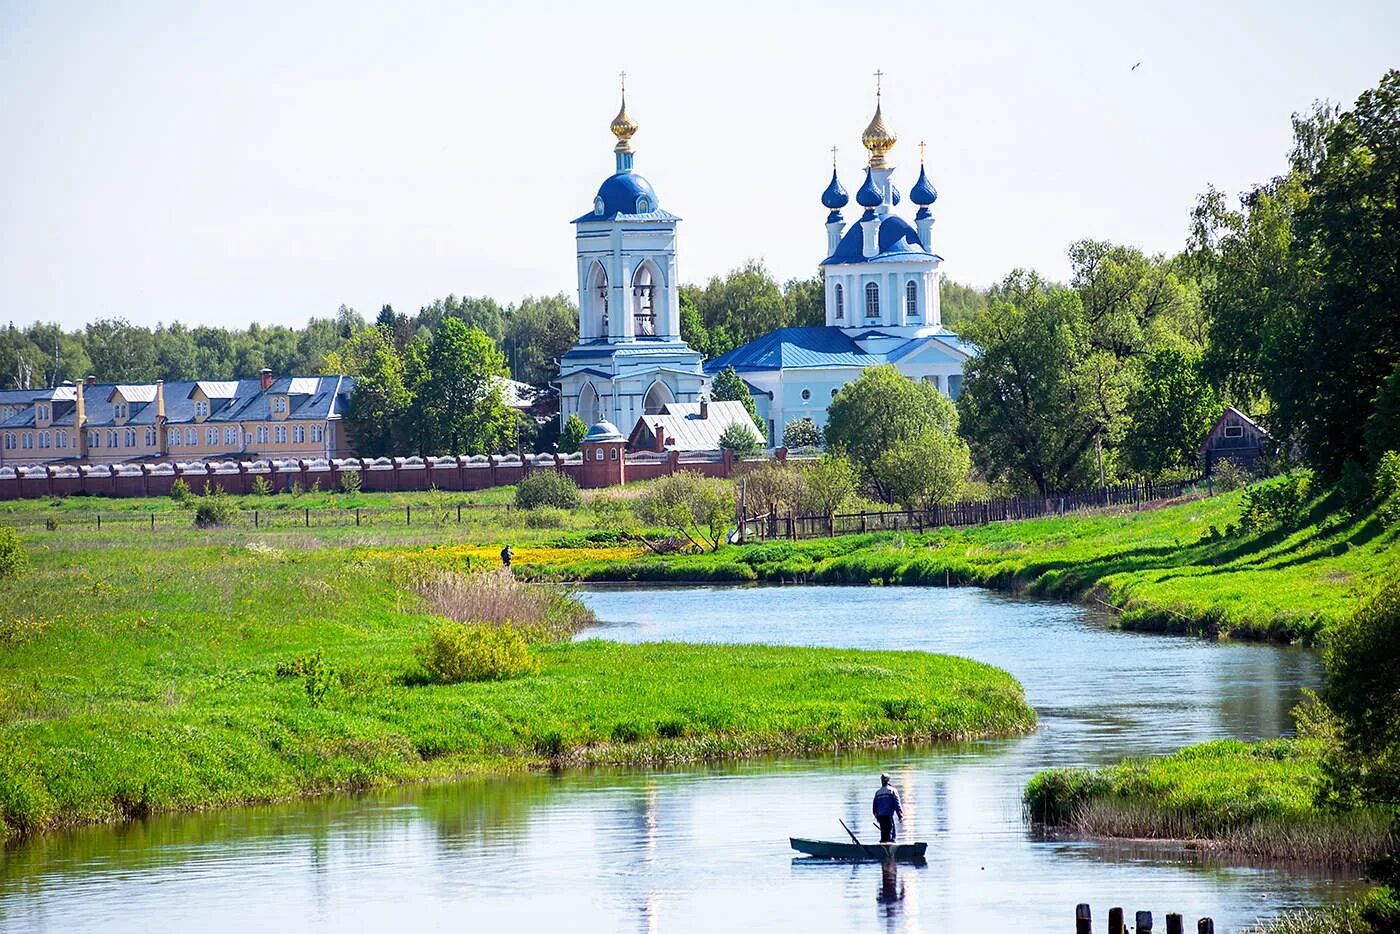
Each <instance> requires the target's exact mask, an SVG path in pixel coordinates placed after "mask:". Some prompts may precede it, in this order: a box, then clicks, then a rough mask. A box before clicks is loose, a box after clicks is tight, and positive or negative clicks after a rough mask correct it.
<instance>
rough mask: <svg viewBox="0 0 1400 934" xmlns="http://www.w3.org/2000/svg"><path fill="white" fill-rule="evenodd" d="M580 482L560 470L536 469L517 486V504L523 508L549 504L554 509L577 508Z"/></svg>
mask: <svg viewBox="0 0 1400 934" xmlns="http://www.w3.org/2000/svg"><path fill="white" fill-rule="evenodd" d="M579 501H580V500H579V492H578V484H576V483H574V480H573V478H572V477H570V476H569V475H568V474H566V473H564V472H563V471H559V470H534V471H531V472H530V475H529V476H528V477H526V478H525V479H524V480H521V481H520V485H519V486H517V487H516V488H515V505H517V506H519V507H520V508H522V509H535V508H538V507H540V506H548V507H552V508H554V509H577V508H578V506H579Z"/></svg>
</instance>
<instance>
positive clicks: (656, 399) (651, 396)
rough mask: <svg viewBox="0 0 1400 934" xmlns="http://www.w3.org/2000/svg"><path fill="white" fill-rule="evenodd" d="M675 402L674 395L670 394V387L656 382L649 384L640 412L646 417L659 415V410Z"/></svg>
mask: <svg viewBox="0 0 1400 934" xmlns="http://www.w3.org/2000/svg"><path fill="white" fill-rule="evenodd" d="M675 401H676V397H675V394H674V393H672V392H671V387H670V386H667V385H666V384H665V383H663V382H661V381H660V380H657V381H656V382H654V383H652V384H651V388H650V389H648V390H647V395H646V399H645V400H644V401H643V403H642V411H644V412H646V414H648V415H660V414H661V410H662V409H663V408H664V407H665V406H667V405H670V404H671V403H672V402H675Z"/></svg>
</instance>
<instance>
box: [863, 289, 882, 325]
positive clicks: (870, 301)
mask: <svg viewBox="0 0 1400 934" xmlns="http://www.w3.org/2000/svg"><path fill="white" fill-rule="evenodd" d="M865 316H866V317H867V318H878V317H880V287H879V286H878V285H876V284H875V283H874V282H867V283H866V284H865Z"/></svg>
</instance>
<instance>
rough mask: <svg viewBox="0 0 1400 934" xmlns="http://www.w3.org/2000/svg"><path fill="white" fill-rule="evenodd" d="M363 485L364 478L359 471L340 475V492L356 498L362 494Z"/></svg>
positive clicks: (349, 471)
mask: <svg viewBox="0 0 1400 934" xmlns="http://www.w3.org/2000/svg"><path fill="white" fill-rule="evenodd" d="M363 483H364V478H363V477H362V476H361V475H360V472H359V471H358V470H347V471H345V472H343V473H342V474H341V475H340V492H342V493H347V494H349V495H351V496H354V495H355V494H357V493H359V492H360V486H361V484H363Z"/></svg>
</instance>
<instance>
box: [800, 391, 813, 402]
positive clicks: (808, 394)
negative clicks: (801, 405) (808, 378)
mask: <svg viewBox="0 0 1400 934" xmlns="http://www.w3.org/2000/svg"><path fill="white" fill-rule="evenodd" d="M802 401H803V402H811V401H812V390H810V389H804V390H802Z"/></svg>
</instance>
